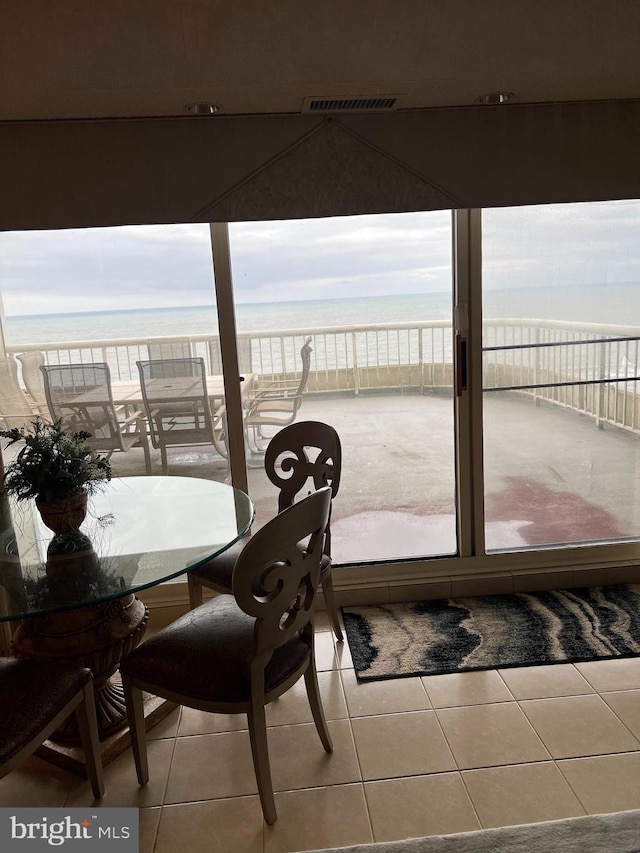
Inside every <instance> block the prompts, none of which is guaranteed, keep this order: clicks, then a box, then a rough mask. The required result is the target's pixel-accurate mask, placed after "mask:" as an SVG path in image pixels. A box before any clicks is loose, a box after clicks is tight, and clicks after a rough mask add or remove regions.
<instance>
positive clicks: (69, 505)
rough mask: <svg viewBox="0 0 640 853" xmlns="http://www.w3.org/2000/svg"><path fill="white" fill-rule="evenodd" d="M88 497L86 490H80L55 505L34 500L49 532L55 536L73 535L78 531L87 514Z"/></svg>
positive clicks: (38, 499)
mask: <svg viewBox="0 0 640 853" xmlns="http://www.w3.org/2000/svg"><path fill="white" fill-rule="evenodd" d="M88 497H89V495H88V493H87V491H86V489H82V490H81V491H79V492H77V493H76V494H75V495H72V496H71V497H70V498H67V499H66V500H63V501H57V502H56V503H49V502H48V501H43V500H41V499H40V498H36V506H37V507H38V510H39V512H40V515H41V516H42V520H43V521H44V523H45V524H46V525H47V527H48V528H49V530H53V532H54V533H55V534H56V535H60V534H62V533H73V532H74V531H76V530H79V529H80V525H81V524H82V522H83V521H84V518H85V516H86V514H87V499H88Z"/></svg>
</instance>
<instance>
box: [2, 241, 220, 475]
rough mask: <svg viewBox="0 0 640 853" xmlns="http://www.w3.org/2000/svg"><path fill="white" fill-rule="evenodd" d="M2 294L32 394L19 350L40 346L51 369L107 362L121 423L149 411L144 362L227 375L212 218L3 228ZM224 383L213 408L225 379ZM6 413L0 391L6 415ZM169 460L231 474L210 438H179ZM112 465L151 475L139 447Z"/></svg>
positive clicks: (154, 456) (172, 470) (156, 457)
mask: <svg viewBox="0 0 640 853" xmlns="http://www.w3.org/2000/svg"><path fill="white" fill-rule="evenodd" d="M0 292H1V293H2V299H3V301H4V308H5V314H6V317H5V318H4V323H3V326H4V339H5V344H6V346H7V347H8V352H9V355H10V356H11V357H12V358H13V357H14V356H15V357H16V366H17V372H18V378H19V381H20V383H21V385H22V387H23V390H25V391H27V392H28V390H29V389H28V386H27V380H28V379H29V372H28V370H26V369H25V368H23V366H22V364H23V363H22V361H21V360H20V356H22V355H25V354H33V353H37V354H38V356H37V357H38V358H39V357H43V358H44V361H45V363H46V364H47V365H50V366H51V365H62V366H64V365H68V364H77V363H81V364H84V365H86V364H94V363H105V362H106V363H107V364H108V366H109V372H110V378H111V383H112V389H113V392H114V394H113V396H114V400H115V402H116V403H119V404H120V405H119V406H118V411H117V416H118V418H119V419H120V420H121V421H122V420H124V419H125V418H126V417H128V416H130V415H131V414H132V412H133V411H134V410H135V409H136V408H137V409H142V408H143V407H142V402H143V401H142V399H141V394H140V385H139V373H138V368H137V364H136V362H137V361H148V360H153V361H157V360H159V359H160V360H166V359H173V360H175V359H181V358H195V359H202V360H203V361H204V365H205V370H206V373H207V374H208V375H209V376H211V375H214V376H215V375H219V374H221V366H220V348H219V343H218V318H217V311H216V307H215V304H214V303H215V300H214V286H213V269H212V260H211V242H210V234H209V226H208V225H206V224H202V225H201V224H197V225H153V226H127V227H119V228H84V229H77V230H76V229H70V230H62V231H32V232H5V233H4V234H0ZM165 372H166V371H165ZM33 375H35V377H36V380H37V378H38V376H39V375H40V374H39V370H38V367H37V364H36V366H35V368H34V372H33ZM61 375H63V374H62V372H61ZM78 375H79V374H78ZM67 378H69V377H67ZM61 381H62V380H61ZM65 381H66V380H65ZM69 381H71V380H69ZM74 381H75V380H74ZM132 382H133V383H134V385H137V389H138V390H137V396H136V394H134V397H130V396H127V395H129V390H128V389H129V386H130V385H131V383H132ZM214 384H215V383H214ZM219 387H220V394H219V395H218V396H217V397H215V396H214V397H212V398H211V402H212V404H213V406H214V409H215V408H216V407H219V406H220V405H221V403H222V393H223V392H222V380H221V378H220V382H219ZM42 393H44V389H42ZM123 395H124V396H123ZM86 411H87V412H88V411H89V410H88V409H87V410H86ZM6 414H8V413H7V412H6V411H5V410H3V409H2V393H1V389H0V418H1V417H2V416H4V415H6ZM9 414H10V413H9ZM160 456H161V454H160V451H159V450H158V449H156V448H153V449H152V451H151V463H152V472H153V473H154V474H160V473H161V472H162V465H161V458H160ZM167 461H168V464H167V473H169V474H175V475H189V476H191V475H193V476H206V477H213V478H214V479H219V480H224V479H225V478H226V477H227V473H228V465H227V461H226V458H224V456H223V455H221V454H220V453H219V452H218V450H217V449H216V448H215V447H214V446H213V445H211V444H202V445H194V444H191V445H186V446H181V445H179V444H176V445H175V446H171V447H170V448H169V449H168V452H167ZM111 464H112V469H113V475H114V476H127V475H138V474H144V473H145V467H146V466H145V464H144V459H143V453H142V450H141V449H140V447H132V448H131V449H128V450H127V451H126V452H116V453H114V454H113V455H112V457H111Z"/></svg>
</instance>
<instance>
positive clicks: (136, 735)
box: [122, 676, 149, 785]
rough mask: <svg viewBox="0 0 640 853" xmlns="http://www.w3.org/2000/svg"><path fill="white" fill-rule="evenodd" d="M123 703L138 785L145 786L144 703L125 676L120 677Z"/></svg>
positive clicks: (138, 691) (139, 693)
mask: <svg viewBox="0 0 640 853" xmlns="http://www.w3.org/2000/svg"><path fill="white" fill-rule="evenodd" d="M122 688H123V690H124V701H125V704H126V706H127V719H128V721H129V733H130V737H131V749H132V751H133V759H134V761H135V763H136V775H137V776H138V783H139V784H140V785H146V784H147V782H148V781H149V763H148V761H147V732H146V727H145V724H144V703H143V697H142V690H140V689H139V688H138V687H134V686H133V684H131V682H130V681H129V679H128V678H126V677H125V676H123V677H122Z"/></svg>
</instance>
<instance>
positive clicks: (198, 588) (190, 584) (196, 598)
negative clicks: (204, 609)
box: [187, 572, 202, 610]
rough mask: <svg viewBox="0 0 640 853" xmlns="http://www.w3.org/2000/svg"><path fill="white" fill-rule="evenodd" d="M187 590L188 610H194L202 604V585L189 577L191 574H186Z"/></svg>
mask: <svg viewBox="0 0 640 853" xmlns="http://www.w3.org/2000/svg"><path fill="white" fill-rule="evenodd" d="M187 588H188V590H189V608H190V609H191V610H194V609H195V608H196V607H199V606H200V605H201V604H202V584H201V583H198V581H196V579H195V578H194V577H192V576H191V572H187Z"/></svg>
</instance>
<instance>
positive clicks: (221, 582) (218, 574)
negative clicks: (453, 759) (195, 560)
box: [189, 538, 247, 592]
mask: <svg viewBox="0 0 640 853" xmlns="http://www.w3.org/2000/svg"><path fill="white" fill-rule="evenodd" d="M246 543H247V539H245V538H243V539H239V540H238V541H237V542H235V543H234V544H233V545H232V546H231V547H230V548H227V549H226V550H225V551H223V552H222V553H221V554H218V556H217V557H212V558H211V559H210V560H207V562H206V563H203V564H202V565H201V566H198V567H197V568H196V569H191V571H190V572H189V574H190V575H192V576H194V577H196V578H199V579H200V580H202V582H203V583H204V584H205V585H206V584H207V583H213V584H215V585H216V587H220V589H223V590H227V591H228V592H231V576H232V574H233V567H234V566H235V564H236V560H237V559H238V557H239V556H240V554H241V553H242V549H243V548H244V546H245V545H246Z"/></svg>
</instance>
